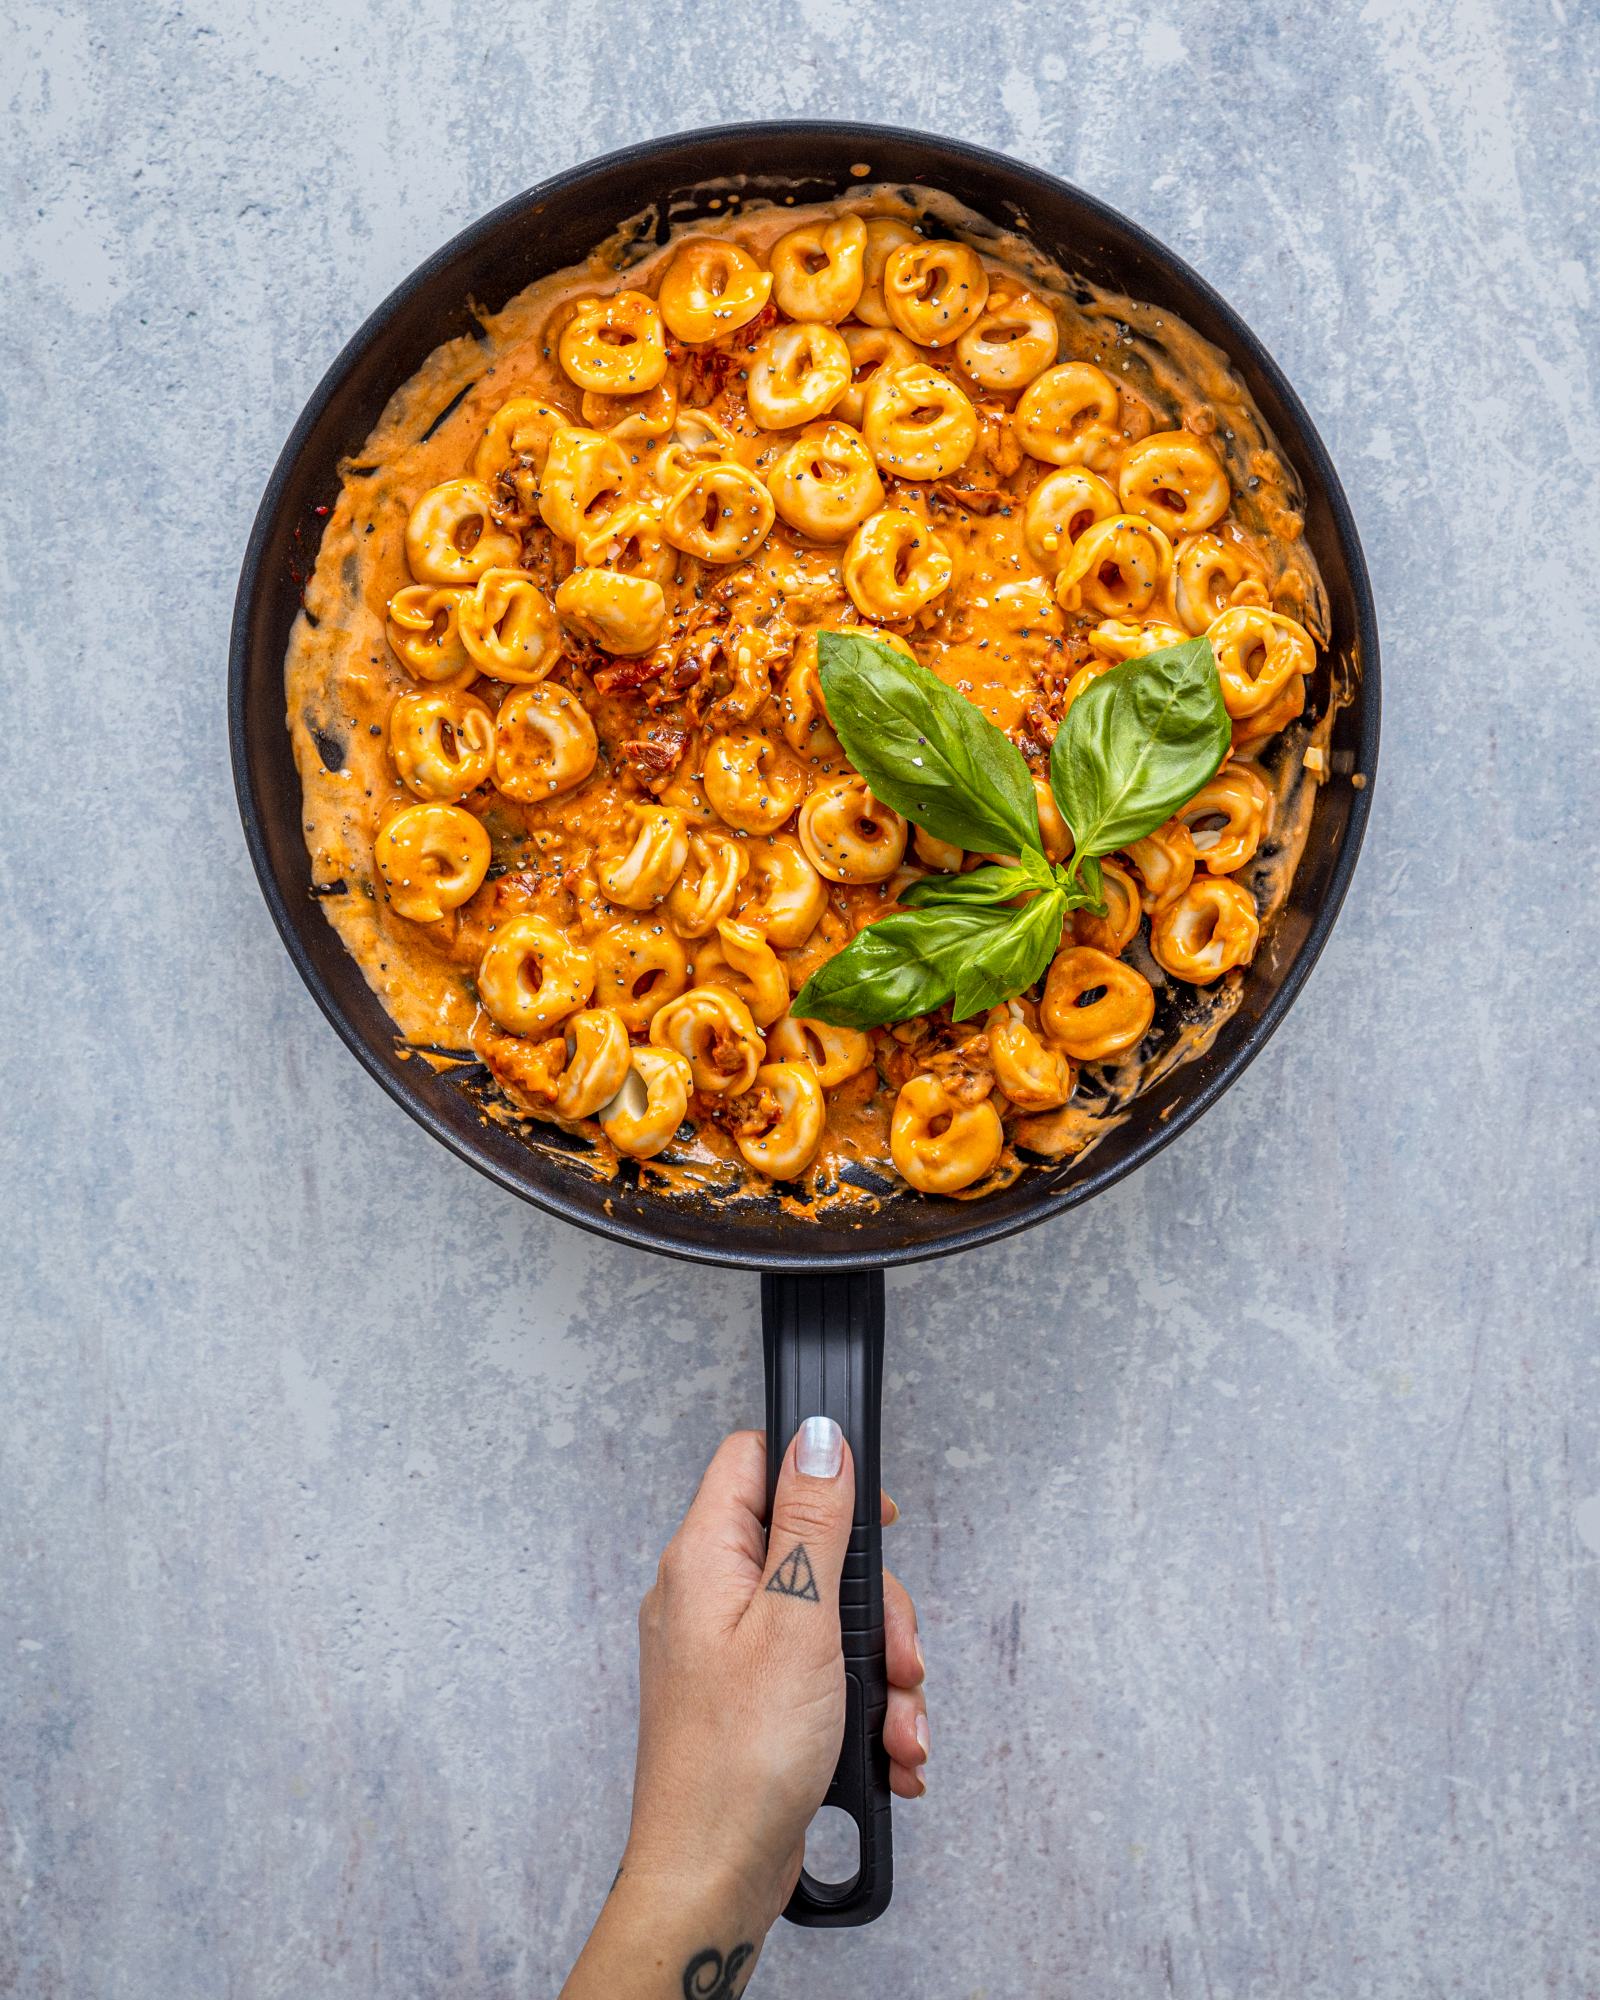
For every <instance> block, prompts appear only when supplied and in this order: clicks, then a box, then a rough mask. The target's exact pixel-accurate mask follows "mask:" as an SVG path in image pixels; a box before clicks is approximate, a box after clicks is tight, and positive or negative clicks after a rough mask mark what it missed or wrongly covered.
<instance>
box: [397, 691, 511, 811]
mask: <svg viewBox="0 0 1600 2000" xmlns="http://www.w3.org/2000/svg"><path fill="white" fill-rule="evenodd" d="M389 757H390V761H391V762H392V763H393V765H394V768H395V772H396V774H397V776H398V777H399V779H400V782H401V784H403V785H404V786H405V788H406V790H407V791H408V792H414V793H415V794H416V795H417V797H418V798H419V799H440V800H443V801H444V802H445V803H446V804H453V803H454V802H455V800H457V799H460V798H465V797H466V795H467V793H468V792H472V791H476V790H477V788H478V787H479V785H482V784H485V783H487V782H488V779H489V776H490V773H491V772H492V771H493V769H494V717H493V716H492V715H491V714H490V713H489V710H488V708H487V707H486V706H485V705H484V703H483V702H481V701H479V700H478V698H477V697H476V696H475V695H470V694H467V693H465V692H464V691H463V690H462V689H460V688H426V689H422V690H420V691H419V692H418V693H416V694H404V695H401V697H400V699H399V700H398V701H397V702H396V703H395V705H394V707H393V708H391V709H390V711H389Z"/></svg>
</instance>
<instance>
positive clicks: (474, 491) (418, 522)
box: [406, 479, 522, 584]
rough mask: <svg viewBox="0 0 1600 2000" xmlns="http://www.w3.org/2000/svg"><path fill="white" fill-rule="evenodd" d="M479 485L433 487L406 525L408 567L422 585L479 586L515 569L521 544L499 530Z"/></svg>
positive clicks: (456, 482) (488, 496)
mask: <svg viewBox="0 0 1600 2000" xmlns="http://www.w3.org/2000/svg"><path fill="white" fill-rule="evenodd" d="M494 508H495V500H494V495H493V494H492V493H491V492H490V491H489V488H488V487H487V486H485V485H484V483H483V481H482V480H481V479H447V480H446V481H445V482H444V484H443V485H442V486H434V487H430V488H429V490H428V491H427V492H426V493H424V494H423V496H422V498H421V499H420V500H419V501H418V502H417V504H416V505H415V506H414V507H413V508H412V510H411V515H410V518H409V519H408V520H407V522H406V561H407V562H408V563H409V564H410V566H411V574H412V575H413V576H414V577H415V578H416V579H417V581H418V583H456V584H462V583H476V582H477V580H478V578H479V577H480V576H482V575H483V573H484V571H485V570H486V569H509V568H515V567H516V565H517V564H518V563H519V562H520V561H521V559H522V544H521V542H520V541H519V540H518V539H517V537H516V536H515V535H513V534H510V533H508V532H507V531H506V530H505V529H504V528H501V527H498V526H497V525H496V523H495V518H494Z"/></svg>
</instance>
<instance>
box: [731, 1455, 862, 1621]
mask: <svg viewBox="0 0 1600 2000" xmlns="http://www.w3.org/2000/svg"><path fill="white" fill-rule="evenodd" d="M855 1500H856V1473H855V1465H854V1463H853V1461H852V1460H851V1457H850V1448H849V1446H848V1445H847V1444H846V1443H845V1441H844V1433H843V1432H842V1431H841V1430H840V1428H839V1426H838V1425H837V1424H836V1423H835V1422H834V1421H833V1419H832V1417H807V1418H806V1419H805V1421H804V1422H803V1423H802V1424H801V1426H800V1428H799V1429H798V1430H797V1431H796V1432H795V1434H794V1438H793V1440H792V1441H791V1443H790V1445H789V1449H788V1450H787V1451H786V1452H785V1453H784V1456H783V1465H782V1467H781V1468H780V1470H779V1473H778V1490H777V1493H776V1495H775V1496H774V1498H773V1502H772V1526H771V1528H770V1529H769V1531H768V1535H767V1562H766V1568H765V1570H764V1571H763V1572H762V1577H761V1590H760V1592H759V1593H758V1594H757V1597H756V1603H757V1604H758V1605H760V1606H761V1607H762V1610H763V1612H764V1613H766V1614H767V1615H769V1616H775V1615H780V1614H783V1613H788V1612H794V1611H804V1610H809V1609H810V1608H812V1607H813V1606H816V1607H820V1608H821V1609H823V1610H825V1611H831V1612H832V1613H833V1616H832V1617H831V1618H827V1619H818V1620H817V1637H818V1639H819V1641H821V1642H823V1643H824V1644H825V1645H826V1646H828V1647H829V1648H830V1649H833V1648H837V1646H838V1643H839V1577H840V1574H841V1572H842V1571H843V1569H844V1557H845V1550H846V1548H847V1547H848V1546H849V1542H850V1524H851V1519H852V1517H853V1515H854V1513H855Z"/></svg>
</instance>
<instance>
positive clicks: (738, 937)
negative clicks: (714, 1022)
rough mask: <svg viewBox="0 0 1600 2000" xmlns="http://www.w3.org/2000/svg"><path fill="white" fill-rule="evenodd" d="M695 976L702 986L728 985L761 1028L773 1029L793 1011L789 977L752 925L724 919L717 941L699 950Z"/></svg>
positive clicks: (770, 948)
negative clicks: (774, 1024) (779, 1017)
mask: <svg viewBox="0 0 1600 2000" xmlns="http://www.w3.org/2000/svg"><path fill="white" fill-rule="evenodd" d="M694 976H695V978H696V980H697V981H698V982H699V984H700V985H702V986H726V987H728V988H730V989H731V990H732V991H733V992H735V993H737V994H738V996H739V998H740V999H741V1000H742V1001H743V1002H744V1004H745V1005H746V1006H747V1007H748V1008H749V1009H750V1018H751V1020H753V1021H754V1022H755V1024H756V1026H757V1027H758V1028H767V1027H770V1026H771V1025H772V1023H773V1022H774V1021H776V1020H777V1018H778V1016H779V1015H780V1014H786V1013H787V1012H788V1011H789V975H788V973H787V972H786V971H785V970H784V968H783V961H782V960H781V959H780V958H779V957H778V954H777V953H776V952H775V951H774V950H773V948H772V946H771V945H770V944H769V943H768V942H767V940H766V939H765V938H764V937H763V936H762V935H761V933H760V931H758V930H757V929H756V928H755V927H754V925H752V924H741V923H738V922H736V921H734V920H733V919H732V918H729V917H725V918H723V920H722V921H721V922H720V923H719V924H718V925H717V933H716V938H715V940H714V941H712V942H708V943H706V944H703V945H700V946H699V947H698V948H697V949H696V951H695V956H694Z"/></svg>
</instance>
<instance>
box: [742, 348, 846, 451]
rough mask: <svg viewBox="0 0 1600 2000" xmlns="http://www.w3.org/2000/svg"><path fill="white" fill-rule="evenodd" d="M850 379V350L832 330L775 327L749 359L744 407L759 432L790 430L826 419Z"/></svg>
mask: <svg viewBox="0 0 1600 2000" xmlns="http://www.w3.org/2000/svg"><path fill="white" fill-rule="evenodd" d="M850 373H851V368H850V350H849V348H848V347H846V346H845V344H844V342H843V340H842V339H840V337H839V335H838V334H837V333H836V332H835V331H834V329H833V328H832V327H831V326H824V325H823V324H822V323H821V322H820V321H808V322H805V323H802V324H798V325H791V326H775V327H774V328H773V329H772V331H771V332H770V333H767V334H763V335H762V337H761V342H760V345H759V346H758V347H757V348H756V351H755V353H754V354H753V355H752V356H751V359H750V379H749V381H748V382H747V383H746V384H745V401H746V402H747V403H748V404H749V406H750V414H751V416H752V417H754V418H755V420H756V422H757V423H758V424H760V425H761V427H762V429H763V430H769V431H784V430H793V429H794V428H795V427H796V426H797V425H799V424H810V423H815V422H816V420H817V418H818V417H824V416H826V415H827V413H828V412H829V410H831V409H832V408H833V406H834V404H835V403H836V402H838V400H839V398H840V397H841V396H842V395H843V394H844V392H845V390H846V389H847V388H849V386H850Z"/></svg>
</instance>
